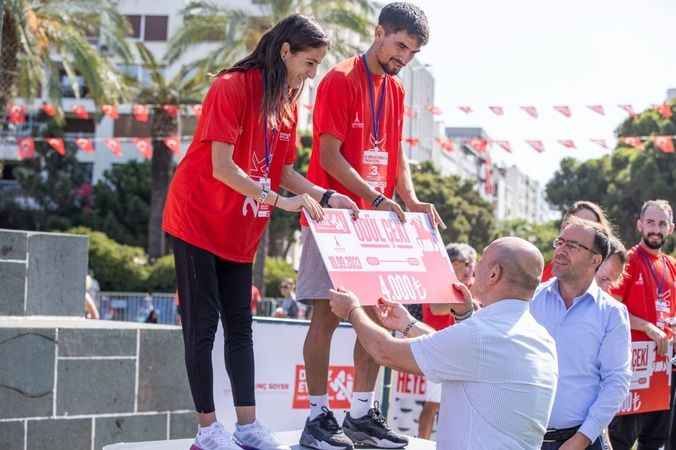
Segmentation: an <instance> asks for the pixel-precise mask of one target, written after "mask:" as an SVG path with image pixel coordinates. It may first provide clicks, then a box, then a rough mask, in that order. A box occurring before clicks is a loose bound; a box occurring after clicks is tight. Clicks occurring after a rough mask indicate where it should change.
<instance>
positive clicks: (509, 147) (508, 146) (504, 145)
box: [493, 141, 512, 153]
mask: <svg viewBox="0 0 676 450" xmlns="http://www.w3.org/2000/svg"><path fill="white" fill-rule="evenodd" d="M493 142H495V143H496V144H498V145H499V146H500V147H502V148H503V149H504V150H505V151H506V152H508V153H512V145H511V144H510V143H509V141H493Z"/></svg>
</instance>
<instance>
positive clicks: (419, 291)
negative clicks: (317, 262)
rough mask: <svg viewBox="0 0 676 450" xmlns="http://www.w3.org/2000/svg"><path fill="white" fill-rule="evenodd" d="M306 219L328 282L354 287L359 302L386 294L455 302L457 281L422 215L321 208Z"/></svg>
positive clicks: (436, 235)
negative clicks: (322, 211) (355, 215)
mask: <svg viewBox="0 0 676 450" xmlns="http://www.w3.org/2000/svg"><path fill="white" fill-rule="evenodd" d="M305 217H306V218H307V219H308V223H309V225H310V230H311V233H312V236H313V237H314V239H315V241H316V242H317V247H318V248H319V252H320V253H321V255H322V260H323V261H324V265H325V266H326V270H327V272H328V273H329V276H330V277H331V281H332V282H333V285H334V286H336V287H344V288H346V289H349V290H351V291H353V292H354V293H355V294H356V295H357V296H358V297H359V299H360V300H361V302H362V303H363V304H367V305H372V304H375V303H376V302H377V300H378V298H380V297H383V296H387V297H389V298H390V299H392V300H394V301H398V302H400V303H458V302H461V299H460V298H459V297H458V294H456V293H455V291H454V290H453V289H452V287H451V284H452V283H453V282H454V281H456V280H457V278H456V277H455V274H454V273H453V267H452V266H451V262H450V260H449V259H448V255H447V254H446V248H445V247H444V243H443V241H442V240H441V235H440V234H439V231H438V230H436V229H435V228H433V227H432V225H431V223H430V221H429V218H428V217H427V215H425V214H420V213H406V222H405V223H401V222H400V221H399V219H397V217H396V216H395V214H394V213H391V212H385V211H361V212H360V214H359V219H357V220H353V219H352V217H351V213H350V211H347V210H342V209H327V210H325V214H324V219H323V220H322V221H321V222H315V221H313V220H312V219H310V218H309V216H307V215H306V216H305Z"/></svg>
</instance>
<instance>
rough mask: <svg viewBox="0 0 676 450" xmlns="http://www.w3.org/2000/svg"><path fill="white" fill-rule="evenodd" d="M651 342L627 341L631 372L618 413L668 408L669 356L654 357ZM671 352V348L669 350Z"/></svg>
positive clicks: (634, 412)
mask: <svg viewBox="0 0 676 450" xmlns="http://www.w3.org/2000/svg"><path fill="white" fill-rule="evenodd" d="M656 350H657V349H656V345H655V343H654V342H653V341H636V342H632V344H631V365H632V369H633V374H632V377H631V386H630V387H629V394H628V395H627V398H626V399H625V401H624V403H623V404H622V407H621V409H620V412H619V413H618V415H627V414H637V413H645V412H650V411H661V410H665V409H669V408H670V395H671V392H670V384H669V375H670V373H671V357H669V358H667V357H666V356H658V355H657V354H656V353H657V352H656ZM669 354H671V351H670V352H669Z"/></svg>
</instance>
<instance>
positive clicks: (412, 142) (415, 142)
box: [404, 137, 420, 147]
mask: <svg viewBox="0 0 676 450" xmlns="http://www.w3.org/2000/svg"><path fill="white" fill-rule="evenodd" d="M404 140H405V141H406V142H408V144H409V145H410V146H411V147H415V146H416V145H418V142H420V140H419V139H418V138H414V137H408V138H406V139H404Z"/></svg>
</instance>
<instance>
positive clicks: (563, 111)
mask: <svg viewBox="0 0 676 450" xmlns="http://www.w3.org/2000/svg"><path fill="white" fill-rule="evenodd" d="M554 109H555V110H556V111H558V112H560V113H561V114H563V115H564V116H566V117H570V116H572V115H573V113H572V112H571V111H570V107H569V106H565V105H559V106H555V107H554Z"/></svg>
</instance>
